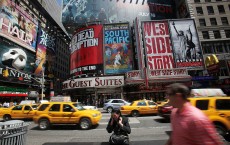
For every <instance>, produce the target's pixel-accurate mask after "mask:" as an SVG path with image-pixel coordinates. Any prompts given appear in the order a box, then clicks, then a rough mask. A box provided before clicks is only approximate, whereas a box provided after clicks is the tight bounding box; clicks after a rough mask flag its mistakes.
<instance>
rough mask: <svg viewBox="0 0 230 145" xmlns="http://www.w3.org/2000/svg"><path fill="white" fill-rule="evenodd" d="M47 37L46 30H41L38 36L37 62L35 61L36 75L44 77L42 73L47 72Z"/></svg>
mask: <svg viewBox="0 0 230 145" xmlns="http://www.w3.org/2000/svg"><path fill="white" fill-rule="evenodd" d="M47 35H48V34H46V32H45V31H44V30H42V29H41V30H40V32H39V36H38V45H37V51H36V61H35V68H36V69H35V72H34V73H35V74H36V75H42V72H44V71H45V65H44V64H45V63H46V49H47V47H46V45H47V44H46V42H47Z"/></svg>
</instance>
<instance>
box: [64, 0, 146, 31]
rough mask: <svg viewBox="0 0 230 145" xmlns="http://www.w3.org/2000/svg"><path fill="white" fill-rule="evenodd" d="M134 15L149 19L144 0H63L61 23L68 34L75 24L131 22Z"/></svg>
mask: <svg viewBox="0 0 230 145" xmlns="http://www.w3.org/2000/svg"><path fill="white" fill-rule="evenodd" d="M136 17H139V18H140V19H142V20H150V13H149V8H148V4H147V2H146V1H145V2H143V1H140V0H139V1H135V2H134V1H133V2H132V1H116V0H105V1H99V0H97V1H96V0H95V1H89V0H63V9H62V23H63V25H64V26H65V27H66V30H67V31H68V32H69V33H70V34H72V33H73V32H74V30H72V29H71V27H75V26H76V25H78V26H79V25H85V24H86V23H88V22H90V23H91V22H92V23H94V22H100V23H101V24H105V23H106V24H108V23H119V22H127V21H128V22H131V23H132V22H133V20H134V19H135V18H136Z"/></svg>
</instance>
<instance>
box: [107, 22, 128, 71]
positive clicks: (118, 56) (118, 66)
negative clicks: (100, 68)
mask: <svg viewBox="0 0 230 145" xmlns="http://www.w3.org/2000/svg"><path fill="white" fill-rule="evenodd" d="M103 52H104V72H105V74H121V73H126V72H127V71H131V70H132V64H133V59H132V50H131V45H130V34H129V24H128V23H120V24H119V23H117V24H107V25H104V51H103Z"/></svg>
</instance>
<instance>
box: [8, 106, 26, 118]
mask: <svg viewBox="0 0 230 145" xmlns="http://www.w3.org/2000/svg"><path fill="white" fill-rule="evenodd" d="M22 108H23V105H17V106H15V107H13V108H12V110H11V113H10V115H11V118H13V119H18V118H23V115H22Z"/></svg>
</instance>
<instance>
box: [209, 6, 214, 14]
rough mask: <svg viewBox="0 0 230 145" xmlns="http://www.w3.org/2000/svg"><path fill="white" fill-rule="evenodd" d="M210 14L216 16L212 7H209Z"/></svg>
mask: <svg viewBox="0 0 230 145" xmlns="http://www.w3.org/2000/svg"><path fill="white" fill-rule="evenodd" d="M207 10H208V14H214V10H213V7H212V6H207Z"/></svg>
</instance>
